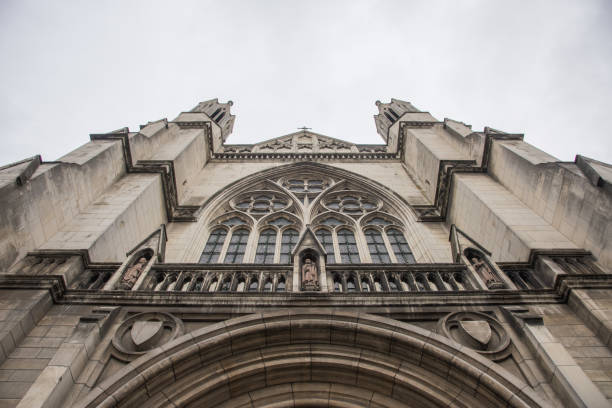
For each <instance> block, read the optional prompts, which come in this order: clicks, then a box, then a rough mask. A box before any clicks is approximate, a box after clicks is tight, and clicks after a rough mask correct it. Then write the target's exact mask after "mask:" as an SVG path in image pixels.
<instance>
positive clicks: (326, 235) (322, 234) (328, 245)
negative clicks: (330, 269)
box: [316, 228, 336, 264]
mask: <svg viewBox="0 0 612 408" xmlns="http://www.w3.org/2000/svg"><path fill="white" fill-rule="evenodd" d="M316 235H317V239H318V240H319V242H321V245H323V248H325V252H327V263H328V264H335V263H336V255H335V252H336V251H334V239H333V237H332V233H331V232H330V231H329V230H326V229H325V228H321V229H319V230H317V232H316Z"/></svg>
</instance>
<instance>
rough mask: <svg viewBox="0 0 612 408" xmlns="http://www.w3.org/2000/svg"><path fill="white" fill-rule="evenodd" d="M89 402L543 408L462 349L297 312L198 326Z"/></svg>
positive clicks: (394, 326) (378, 325)
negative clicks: (200, 327)
mask: <svg viewBox="0 0 612 408" xmlns="http://www.w3.org/2000/svg"><path fill="white" fill-rule="evenodd" d="M77 406H78V407H80V408H93V407H124V406H125V407H127V406H139V407H142V408H145V407H167V406H173V407H254V406H257V407H298V406H301V407H306V406H308V407H317V406H326V407H327V406H330V407H364V406H365V407H440V406H443V407H446V406H453V407H470V408H472V407H494V406H510V407H542V406H546V404H545V403H544V402H542V401H541V400H539V398H538V397H537V396H536V395H535V394H534V393H533V392H532V391H531V389H530V388H529V387H528V386H527V385H526V384H524V383H522V382H521V381H519V380H518V379H516V378H515V377H514V376H513V375H511V374H509V373H508V372H506V371H505V370H503V369H501V368H499V367H497V366H495V365H494V364H493V363H492V362H490V361H489V360H487V359H485V358H483V357H480V356H479V355H477V354H475V353H473V352H470V351H466V350H464V348H462V347H461V346H460V345H458V344H456V343H453V342H451V341H449V340H448V339H446V338H443V337H441V336H439V335H437V334H434V333H432V332H429V331H427V330H424V329H421V328H418V327H416V326H413V325H410V324H406V323H402V322H399V321H395V320H392V319H387V318H382V317H379V316H374V315H369V314H362V313H355V312H344V311H333V310H327V309H316V310H315V309H303V310H299V311H286V310H283V311H278V312H266V313H257V314H252V315H247V316H243V317H240V318H235V319H231V320H227V321H225V322H221V323H217V324H215V325H212V326H208V327H205V328H202V329H200V330H196V331H194V332H192V333H189V334H187V335H185V336H182V337H181V338H179V339H176V340H174V341H173V342H171V343H168V344H166V345H165V346H162V347H160V348H158V349H155V350H153V351H151V352H149V353H148V354H146V355H145V356H143V357H141V358H139V359H138V360H135V361H134V362H132V363H131V364H129V365H128V366H126V367H125V368H123V369H122V370H121V371H119V372H118V373H116V374H115V375H114V376H112V377H110V378H109V379H107V380H106V381H104V382H103V383H101V384H99V385H98V386H96V387H95V388H94V390H92V392H91V393H90V394H89V395H88V396H87V397H86V398H85V399H84V400H83V401H81V402H80V403H78V404H77Z"/></svg>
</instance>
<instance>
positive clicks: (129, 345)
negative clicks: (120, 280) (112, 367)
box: [113, 312, 184, 361]
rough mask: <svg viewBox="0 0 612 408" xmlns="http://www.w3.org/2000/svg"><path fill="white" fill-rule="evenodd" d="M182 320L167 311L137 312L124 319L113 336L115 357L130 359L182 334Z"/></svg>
mask: <svg viewBox="0 0 612 408" xmlns="http://www.w3.org/2000/svg"><path fill="white" fill-rule="evenodd" d="M183 331H184V329H183V322H182V321H181V320H180V319H178V318H176V317H174V316H173V315H171V314H169V313H163V312H146V313H138V314H136V315H134V316H132V317H130V318H128V319H126V320H125V321H124V322H123V323H121V325H120V326H119V328H118V329H117V332H116V333H115V336H114V337H113V346H114V348H115V351H116V353H115V354H117V357H119V358H121V359H123V360H128V361H131V360H133V359H135V358H137V357H139V356H141V355H142V354H144V353H146V352H148V351H150V350H152V349H154V348H156V347H159V346H162V345H164V344H166V343H167V342H169V341H171V340H174V339H175V338H177V337H179V336H181V335H182V334H183Z"/></svg>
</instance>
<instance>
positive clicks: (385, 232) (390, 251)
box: [381, 230, 399, 263]
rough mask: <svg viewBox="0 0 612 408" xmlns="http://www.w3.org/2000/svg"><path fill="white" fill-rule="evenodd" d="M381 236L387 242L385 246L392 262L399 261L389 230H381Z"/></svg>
mask: <svg viewBox="0 0 612 408" xmlns="http://www.w3.org/2000/svg"><path fill="white" fill-rule="evenodd" d="M381 236H382V239H383V242H384V243H385V247H386V248H387V254H389V259H390V260H391V263H399V261H398V260H397V257H396V256H395V252H393V248H392V247H391V242H390V241H389V237H387V231H386V230H384V231H382V232H381Z"/></svg>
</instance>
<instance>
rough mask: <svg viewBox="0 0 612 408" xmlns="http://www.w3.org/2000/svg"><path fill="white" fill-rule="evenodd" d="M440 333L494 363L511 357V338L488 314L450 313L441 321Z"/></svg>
mask: <svg viewBox="0 0 612 408" xmlns="http://www.w3.org/2000/svg"><path fill="white" fill-rule="evenodd" d="M438 332H439V333H440V334H442V335H444V336H446V337H448V338H449V339H451V340H454V341H456V342H457V343H459V344H462V345H464V346H466V347H469V348H471V349H472V350H474V351H476V352H477V353H479V354H482V355H483V356H485V357H488V358H490V359H492V360H493V361H498V360H503V359H504V358H506V357H508V356H509V355H510V347H509V346H510V337H509V336H508V333H507V332H506V329H505V328H504V326H502V324H501V323H500V322H498V321H497V320H496V319H494V318H493V317H491V316H489V315H488V314H486V313H480V312H454V313H450V314H448V315H446V316H445V317H444V318H442V319H441V320H440V321H439V323H438Z"/></svg>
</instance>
